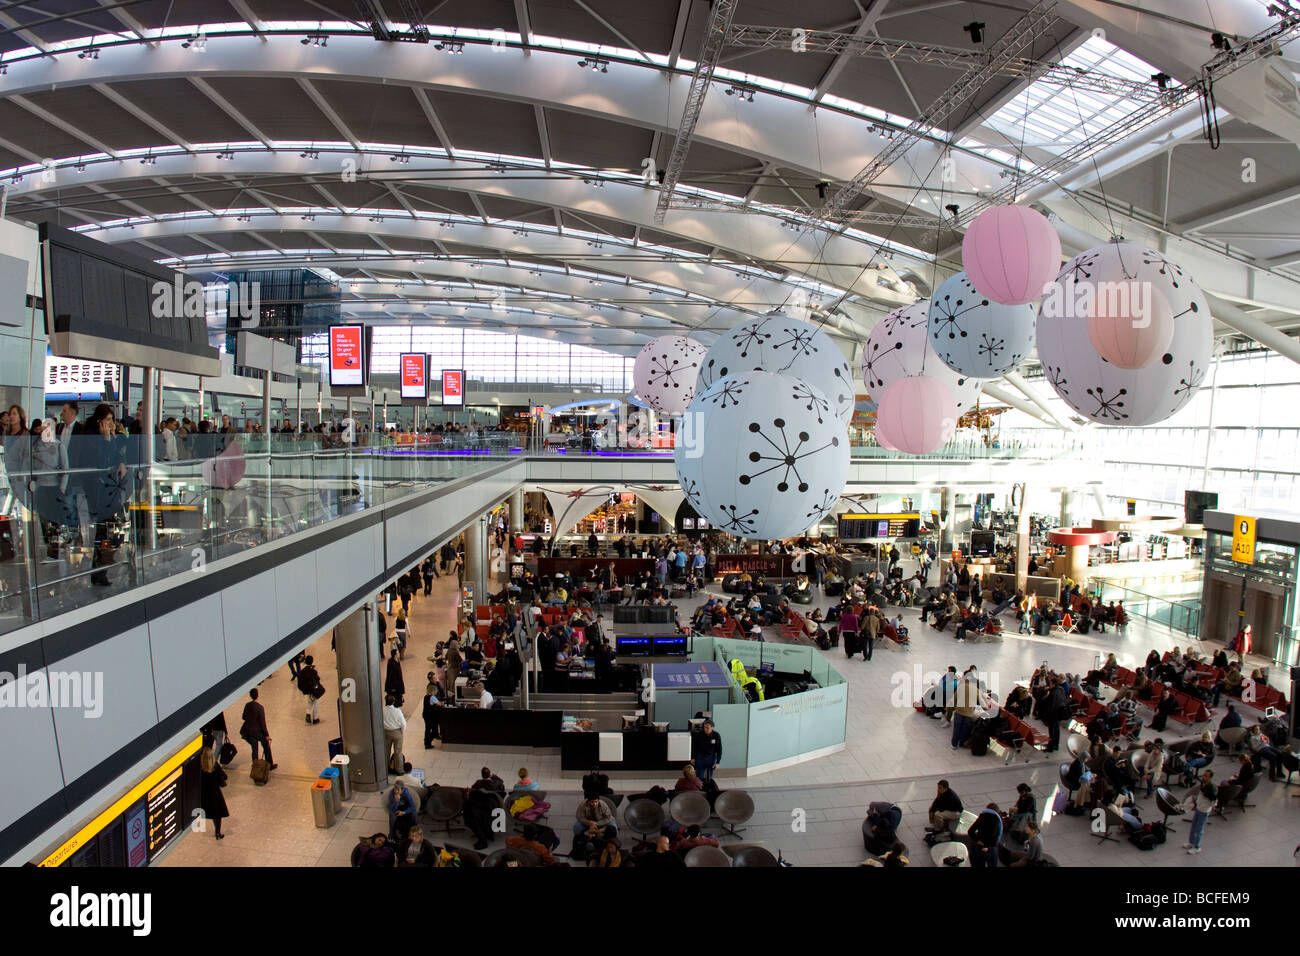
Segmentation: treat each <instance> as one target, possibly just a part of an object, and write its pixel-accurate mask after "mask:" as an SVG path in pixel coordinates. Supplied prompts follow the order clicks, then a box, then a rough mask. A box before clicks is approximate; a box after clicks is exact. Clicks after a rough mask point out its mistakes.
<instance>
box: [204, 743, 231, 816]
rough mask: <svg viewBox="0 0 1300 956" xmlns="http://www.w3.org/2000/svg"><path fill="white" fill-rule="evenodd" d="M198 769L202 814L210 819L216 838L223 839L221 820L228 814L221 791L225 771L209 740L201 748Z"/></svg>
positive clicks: (224, 781)
mask: <svg viewBox="0 0 1300 956" xmlns="http://www.w3.org/2000/svg"><path fill="white" fill-rule="evenodd" d="M199 770H200V774H199V806H200V807H201V808H202V809H203V816H204V817H205V818H207V819H208V820H211V821H212V826H213V829H215V830H216V831H217V839H218V840H221V839H224V838H225V834H223V833H222V832H221V821H222V820H224V819H225V818H226V817H228V816H230V810H229V809H228V808H227V807H226V798H225V795H224V794H222V792H221V788H222V787H224V786H225V785H226V771H225V768H224V767H222V766H221V764H220V762H218V760H217V755H216V753H214V752H213V749H212V742H211V741H209V742H208V744H207V746H205V747H204V748H203V753H202V755H201V756H200V757H199Z"/></svg>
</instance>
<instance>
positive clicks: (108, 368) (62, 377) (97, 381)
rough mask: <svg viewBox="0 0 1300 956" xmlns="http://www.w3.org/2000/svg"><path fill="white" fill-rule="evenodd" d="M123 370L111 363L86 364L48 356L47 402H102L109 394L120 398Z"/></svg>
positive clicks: (80, 360)
mask: <svg viewBox="0 0 1300 956" xmlns="http://www.w3.org/2000/svg"><path fill="white" fill-rule="evenodd" d="M121 368H122V366H120V365H113V364H111V363H108V362H86V361H83V360H82V359H71V358H62V357H60V356H57V355H51V354H49V352H48V351H47V352H46V355H45V400H46V401H47V402H57V401H65V402H77V401H87V400H95V401H98V400H99V399H100V398H101V397H102V396H103V394H104V392H105V391H106V390H108V391H112V392H113V393H114V394H118V384H119V382H120V380H121V375H120V374H119V373H120V372H121Z"/></svg>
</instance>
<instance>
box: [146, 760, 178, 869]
mask: <svg viewBox="0 0 1300 956" xmlns="http://www.w3.org/2000/svg"><path fill="white" fill-rule="evenodd" d="M183 773H184V768H183V767H177V768H176V769H175V770H173V771H172V772H171V773H170V774H168V775H167V776H166V777H164V778H163V781H162V783H160V784H158V786H156V787H154V788H153V789H152V790H150V791H149V795H148V798H147V800H148V821H147V826H148V830H149V859H150V860H152V859H153V858H154V857H156V856H157V855H158V854H159V853H160V852H162V850H163V848H164V847H166V846H167V844H169V843H170V842H171V841H172V840H173V839H175V838H176V835H177V834H178V833H180V832H181V827H182V826H184V825H185V820H184V817H182V816H181V814H182V810H183V808H182V804H181V776H182V774H183Z"/></svg>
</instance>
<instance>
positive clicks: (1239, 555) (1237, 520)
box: [1232, 515, 1255, 564]
mask: <svg viewBox="0 0 1300 956" xmlns="http://www.w3.org/2000/svg"><path fill="white" fill-rule="evenodd" d="M1232 560H1234V561H1236V562H1238V563H1240V564H1254V563H1255V519H1254V518H1248V517H1246V516H1245V515H1234V516H1233V518H1232Z"/></svg>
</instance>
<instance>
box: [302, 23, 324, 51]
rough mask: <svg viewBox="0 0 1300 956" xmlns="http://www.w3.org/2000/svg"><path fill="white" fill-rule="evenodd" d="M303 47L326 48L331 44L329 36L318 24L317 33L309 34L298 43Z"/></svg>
mask: <svg viewBox="0 0 1300 956" xmlns="http://www.w3.org/2000/svg"><path fill="white" fill-rule="evenodd" d="M298 42H299V43H301V44H302V45H303V46H321V47H323V46H326V45H327V44H328V43H329V34H327V33H325V32H324V31H322V30H321V25H320V24H319V23H318V24H316V32H315V33H308V34H307V35H306V36H305V37H303V38H302V39H301V40H299V41H298Z"/></svg>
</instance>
